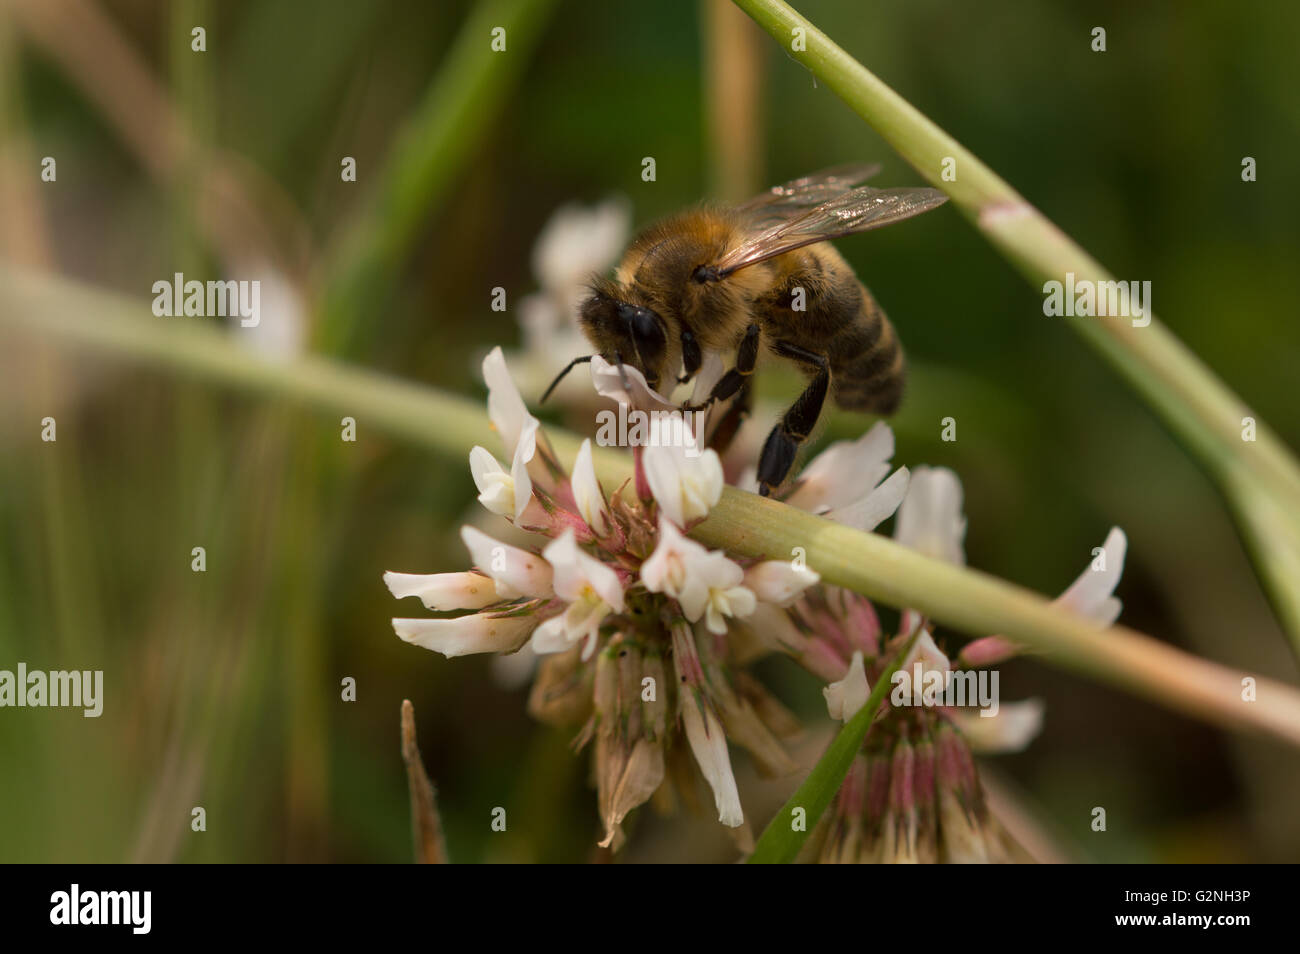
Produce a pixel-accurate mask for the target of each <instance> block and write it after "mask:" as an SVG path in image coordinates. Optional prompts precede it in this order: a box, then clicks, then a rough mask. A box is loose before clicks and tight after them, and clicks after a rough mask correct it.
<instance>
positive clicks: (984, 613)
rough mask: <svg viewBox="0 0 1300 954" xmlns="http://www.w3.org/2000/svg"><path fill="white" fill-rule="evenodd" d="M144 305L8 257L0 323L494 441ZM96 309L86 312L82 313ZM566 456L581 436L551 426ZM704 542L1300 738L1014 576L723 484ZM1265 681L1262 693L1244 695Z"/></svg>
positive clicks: (432, 443) (477, 418) (1225, 683)
mask: <svg viewBox="0 0 1300 954" xmlns="http://www.w3.org/2000/svg"><path fill="white" fill-rule="evenodd" d="M148 315H149V308H148V306H147V305H146V304H145V303H144V302H140V301H135V300H131V299H124V298H122V297H120V296H116V295H111V294H106V293H103V292H99V291H96V290H93V289H90V288H87V287H86V286H82V285H76V284H73V283H70V282H68V281H66V280H65V279H61V278H55V277H50V276H47V275H43V274H39V273H33V272H28V271H24V270H20V269H15V268H13V267H11V266H8V265H3V264H0V325H7V326H10V327H12V328H15V329H17V328H23V329H26V330H28V331H35V332H39V333H43V334H44V335H46V336H48V337H50V338H52V339H54V340H55V341H57V342H59V343H61V344H63V345H67V346H73V347H78V348H81V349H84V350H89V351H92V352H95V353H98V354H102V355H105V356H108V357H113V358H119V359H127V360H133V361H136V362H138V363H143V364H146V365H150V366H153V367H156V368H158V369H161V370H164V371H168V372H170V373H173V374H178V375H184V376H186V377H198V378H202V379H206V380H208V381H210V382H211V383H213V384H217V385H221V386H225V387H232V388H235V389H238V390H241V391H246V392H249V393H252V394H256V395H259V396H263V397H266V398H270V399H273V400H280V401H288V402H296V403H298V404H301V405H303V406H306V407H309V408H312V409H314V410H317V411H322V412H326V413H329V414H331V415H339V416H343V415H347V416H351V417H355V418H356V420H357V426H358V428H359V429H360V430H361V431H362V432H365V431H366V430H367V429H369V428H373V429H374V430H376V431H383V432H386V433H388V434H390V435H392V436H393V437H395V438H397V439H399V440H404V441H408V442H410V443H412V444H415V445H418V446H421V447H426V448H428V449H430V450H433V451H435V452H438V453H440V454H445V455H448V456H450V457H453V458H458V459H460V460H465V459H467V456H468V453H469V449H470V447H472V446H473V445H474V444H478V443H481V444H487V445H492V444H493V443H494V441H495V438H494V437H493V436H492V435H491V434H490V429H489V425H488V423H487V420H486V418H485V415H484V411H483V406H482V403H481V402H477V401H470V400H468V399H465V398H460V397H454V396H451V395H447V394H443V393H441V392H439V391H437V390H434V389H431V388H426V387H422V386H419V385H416V384H411V383H407V382H402V381H397V380H394V379H392V378H389V377H386V376H384V375H382V374H377V373H374V372H370V371H364V370H360V369H358V368H353V367H349V366H347V365H344V364H341V363H339V362H336V361H333V360H329V359H325V358H320V357H313V356H306V357H302V358H299V359H297V360H295V361H292V362H289V363H275V362H270V361H267V360H265V359H262V358H259V357H257V356H256V355H254V354H252V353H250V352H249V351H247V350H246V349H244V348H241V347H239V346H238V345H237V344H236V343H234V342H232V341H231V340H230V336H229V335H228V334H224V333H222V332H220V331H218V330H217V329H215V328H212V327H203V326H202V325H199V324H196V322H198V321H200V319H189V320H186V319H177V318H170V319H167V318H153V317H145V316H148ZM83 316H90V317H83ZM33 426H35V425H33ZM547 433H548V436H549V437H550V440H551V443H552V444H553V446H554V447H555V449H556V451H557V453H558V454H559V455H560V456H561V458H562V459H563V460H564V461H565V462H566V463H567V462H569V461H572V459H573V457H574V455H575V454H576V453H577V449H578V446H579V443H580V438H578V437H576V436H575V435H572V434H566V433H564V432H561V431H558V430H555V429H549V428H548V430H547ZM595 460H596V466H597V468H598V471H599V473H600V477H601V480H602V481H603V482H604V484H605V486H606V487H607V488H608V487H614V486H617V485H618V484H619V483H621V482H622V481H623V480H624V479H626V478H627V477H628V476H630V462H629V458H628V456H627V455H626V454H623V453H620V452H616V451H613V450H605V449H598V452H597V453H596V454H595ZM694 536H696V537H697V538H698V539H699V540H700V541H701V542H703V543H706V544H708V545H709V546H713V547H719V548H725V549H726V550H728V551H729V552H732V553H735V554H738V555H742V556H749V557H763V558H771V559H790V558H791V557H792V556H793V555H794V551H795V548H796V547H802V548H803V549H804V552H805V555H806V559H807V562H808V565H809V566H811V567H813V568H814V569H815V570H817V572H819V573H820V574H821V575H822V578H823V579H824V580H826V581H827V582H829V583H835V584H838V585H840V586H846V587H848V588H850V589H853V590H855V591H857V592H860V593H863V594H865V595H866V596H869V597H871V598H873V599H876V600H879V601H881V602H882V603H886V604H888V605H891V606H895V607H912V608H914V609H917V610H919V611H921V612H923V613H925V614H926V615H928V616H929V617H930V618H932V619H934V620H935V621H936V622H938V623H941V624H943V625H945V626H950V627H952V628H953V629H956V630H960V631H962V632H965V633H968V634H970V635H972V636H983V635H987V634H989V633H1003V634H1005V635H1006V636H1007V637H1009V638H1011V639H1013V640H1017V641H1019V642H1022V643H1024V644H1025V645H1027V646H1029V647H1031V648H1033V649H1036V650H1040V651H1044V652H1045V655H1044V657H1043V658H1044V659H1046V660H1047V661H1048V662H1051V663H1053V664H1055V665H1060V666H1064V667H1066V668H1069V669H1072V670H1074V671H1076V672H1080V673H1082V674H1084V675H1087V676H1090V677H1093V678H1096V679H1098V680H1100V681H1103V682H1106V683H1109V684H1111V685H1115V686H1119V687H1121V688H1123V689H1126V690H1128V691H1130V692H1133V693H1134V694H1136V695H1139V696H1142V697H1144V698H1147V699H1151V700H1153V701H1155V702H1158V703H1161V704H1162V705H1166V706H1168V707H1170V708H1172V709H1175V710H1177V711H1180V712H1183V713H1186V714H1187V715H1190V716H1192V717H1194V718H1198V719H1203V720H1205V721H1208V722H1211V723H1213V724H1216V725H1226V726H1234V727H1238V728H1247V729H1254V730H1261V731H1265V732H1268V733H1271V734H1273V735H1275V736H1278V737H1280V738H1282V739H1285V740H1286V741H1288V742H1291V743H1292V744H1295V745H1300V692H1297V691H1296V690H1295V689H1293V688H1291V687H1289V686H1286V685H1283V684H1282V683H1279V682H1274V681H1272V680H1268V679H1264V678H1260V677H1254V676H1253V674H1249V673H1244V672H1238V671H1236V670H1233V669H1229V668H1227V667H1224V666H1220V665H1217V664H1215V663H1211V662H1207V661H1205V660H1202V659H1199V658H1197V657H1195V656H1191V655H1189V654H1187V653H1184V652H1181V651H1179V650H1177V649H1174V648H1172V647H1170V646H1167V645H1165V644H1163V643H1160V642H1157V641H1156V640H1154V639H1152V638H1150V637H1149V636H1145V635H1143V634H1141V633H1137V632H1134V631H1133V630H1131V629H1128V628H1126V627H1123V626H1113V627H1110V628H1109V629H1105V630H1099V629H1094V628H1092V627H1091V626H1089V625H1088V624H1087V623H1086V622H1084V621H1082V620H1080V619H1078V618H1077V617H1075V616H1071V615H1070V614H1068V613H1065V612H1061V611H1058V610H1056V609H1054V608H1053V607H1052V606H1051V605H1050V604H1049V602H1048V601H1047V600H1046V599H1044V598H1043V597H1041V596H1038V595H1037V594H1034V593H1031V592H1029V591H1027V590H1025V589H1023V588H1021V587H1018V586H1015V585H1013V584H1011V583H1007V582H1004V581H1002V580H998V579H996V578H994V577H991V576H989V575H987V574H984V573H980V572H978V571H975V570H971V569H969V568H966V567H962V566H954V565H952V564H949V563H943V562H940V561H938V560H932V559H929V558H927V557H924V556H921V555H920V554H919V553H915V552H913V551H911V550H908V549H906V548H904V547H901V546H899V545H898V544H896V543H894V542H893V541H892V540H889V539H887V538H885V537H882V536H879V535H876V534H870V533H860V532H858V531H856V530H851V529H849V528H847V527H844V526H841V525H839V524H836V523H833V522H831V521H829V520H825V519H823V518H821V517H816V516H813V515H812V514H808V513H804V512H803V511H801V510H796V509H794V508H793V507H789V506H786V505H785V504H781V503H778V502H776V501H772V500H766V499H763V498H760V497H757V496H755V495H753V494H747V493H743V492H741V491H738V490H734V489H731V488H728V489H727V490H726V491H725V492H724V494H723V497H722V500H721V501H720V502H719V504H718V506H717V507H716V508H714V511H713V513H712V514H711V515H710V516H709V518H708V519H707V520H706V521H704V522H703V523H702V524H700V525H699V527H697V528H696V529H695V531H694ZM1248 675H1251V676H1252V678H1256V695H1257V698H1258V701H1255V702H1244V701H1242V679H1243V678H1244V677H1246V676H1248Z"/></svg>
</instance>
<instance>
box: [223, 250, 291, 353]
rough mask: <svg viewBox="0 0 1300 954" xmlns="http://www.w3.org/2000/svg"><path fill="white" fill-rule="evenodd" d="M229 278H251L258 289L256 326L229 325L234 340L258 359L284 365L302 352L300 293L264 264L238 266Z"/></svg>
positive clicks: (269, 264) (265, 262)
mask: <svg viewBox="0 0 1300 954" xmlns="http://www.w3.org/2000/svg"><path fill="white" fill-rule="evenodd" d="M231 272H232V273H233V274H237V275H252V276H253V277H252V278H251V279H250V281H251V282H255V283H256V284H257V288H258V296H257V302H258V308H257V319H258V320H257V324H255V325H249V326H245V325H244V324H243V321H242V320H240V321H236V322H232V324H233V326H234V329H235V338H236V340H237V341H238V342H239V343H240V344H241V345H243V346H244V347H246V348H247V349H248V350H249V351H252V352H253V353H254V354H256V355H257V356H258V357H260V358H263V359H266V360H268V361H272V362H276V363H279V362H286V361H291V360H293V359H294V358H297V357H298V356H299V355H301V354H302V353H303V352H304V351H305V350H306V341H307V308H306V306H305V305H304V304H303V297H302V291H301V289H300V288H299V287H298V285H297V284H295V283H294V282H293V281H292V280H291V279H290V278H289V277H288V276H287V275H286V274H285V273H284V272H282V271H281V270H280V269H279V268H278V267H276V266H275V265H273V264H271V263H270V262H267V261H265V260H261V261H256V262H251V263H250V262H239V263H236V265H235V267H234V268H232V269H231Z"/></svg>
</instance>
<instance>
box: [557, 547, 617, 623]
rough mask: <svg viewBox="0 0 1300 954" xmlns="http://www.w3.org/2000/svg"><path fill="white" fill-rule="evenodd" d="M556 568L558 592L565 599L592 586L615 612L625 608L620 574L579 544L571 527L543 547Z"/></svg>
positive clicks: (575, 598)
mask: <svg viewBox="0 0 1300 954" xmlns="http://www.w3.org/2000/svg"><path fill="white" fill-rule="evenodd" d="M542 556H544V557H546V560H547V562H548V563H550V564H551V566H552V567H553V568H554V570H555V592H556V594H557V595H558V596H560V597H561V598H562V599H566V600H570V601H572V600H577V599H579V598H581V597H582V594H583V590H584V589H585V588H586V587H587V586H590V587H591V588H592V589H593V590H594V591H595V592H596V593H597V594H598V595H599V596H600V598H601V599H603V600H604V601H605V602H606V603H608V604H609V605H610V606H611V607H613V608H614V611H615V612H618V613H621V612H623V584H622V582H620V581H619V578H618V574H617V573H615V572H614V571H613V570H612V569H610V568H609V567H608V566H606V565H605V564H604V563H602V562H600V561H599V560H597V559H596V558H595V557H592V556H589V555H588V554H586V553H584V552H583V551H582V550H581V549H579V548H578V544H577V541H576V538H575V537H574V535H573V531H572V530H565V531H564V533H563V534H561V535H560V536H559V537H557V538H556V539H554V540H552V541H551V542H550V543H548V544H547V545H546V548H545V549H544V550H542Z"/></svg>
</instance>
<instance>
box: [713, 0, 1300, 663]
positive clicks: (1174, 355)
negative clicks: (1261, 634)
mask: <svg viewBox="0 0 1300 954" xmlns="http://www.w3.org/2000/svg"><path fill="white" fill-rule="evenodd" d="M734 2H735V4H736V5H737V6H738V7H740V8H741V9H742V10H744V11H745V12H746V13H748V14H749V15H750V16H751V17H753V19H754V20H755V21H756V22H757V23H758V25H759V26H761V27H762V28H763V29H764V30H766V31H767V32H768V33H770V34H771V35H772V37H773V38H774V39H775V40H776V41H777V42H778V43H779V44H780V45H781V47H782V49H783V50H784V51H785V52H786V54H787V55H789V56H791V57H793V58H794V59H795V60H797V61H798V62H800V63H802V64H803V65H804V66H806V67H807V68H808V69H809V70H811V71H812V73H813V75H815V76H816V77H817V79H818V80H819V81H820V82H822V83H824V84H825V85H827V86H829V87H830V88H831V89H832V90H833V91H834V92H835V93H836V94H837V95H838V96H839V97H840V98H841V99H843V100H844V102H845V103H847V104H848V105H849V106H850V107H851V108H852V109H853V110H854V111H855V112H857V113H858V115H860V116H861V117H862V118H863V119H865V120H866V121H867V122H868V123H870V124H871V125H872V126H873V127H874V128H875V130H876V131H877V132H878V133H880V135H881V136H882V137H883V138H884V139H885V141H886V142H888V143H889V144H890V145H891V146H893V148H894V149H895V150H897V151H898V153H899V155H901V156H902V157H903V158H904V159H906V160H907V161H908V162H909V163H911V165H912V166H913V168H915V169H916V171H917V172H918V173H920V174H921V175H922V176H923V177H924V178H925V179H927V180H928V181H929V182H930V183H931V184H933V185H934V186H936V187H938V188H940V189H943V190H944V191H945V192H947V193H948V194H949V195H950V196H951V197H952V199H953V204H954V205H955V206H956V207H957V208H958V209H959V210H960V211H961V213H962V214H963V215H965V216H966V217H967V218H968V219H970V221H971V222H972V223H973V224H974V225H975V227H976V228H977V229H978V230H979V231H980V232H981V233H982V234H983V235H984V236H985V237H986V238H987V239H988V240H989V241H990V242H991V243H992V244H993V246H994V247H995V248H997V249H998V251H999V252H1001V253H1002V255H1003V256H1005V257H1006V258H1007V260H1008V261H1010V262H1011V263H1012V264H1013V265H1014V266H1015V267H1016V268H1017V269H1018V270H1019V271H1020V272H1021V273H1022V274H1023V275H1024V276H1025V277H1026V278H1027V279H1029V281H1030V282H1031V283H1032V284H1034V285H1035V286H1040V287H1041V285H1042V284H1043V283H1044V282H1047V281H1064V280H1065V276H1066V273H1068V272H1073V273H1074V275H1075V280H1076V281H1082V280H1090V281H1094V282H1103V281H1113V280H1114V277H1113V276H1112V275H1110V273H1108V272H1107V271H1106V270H1105V269H1104V268H1103V267H1102V266H1101V265H1100V264H1099V263H1098V262H1097V261H1096V260H1095V259H1093V258H1092V257H1091V256H1090V255H1088V253H1087V252H1085V251H1084V250H1083V249H1082V248H1080V247H1079V246H1078V245H1077V244H1076V243H1075V242H1074V241H1073V240H1072V239H1071V238H1070V237H1069V236H1068V235H1066V234H1065V233H1064V232H1062V231H1061V230H1060V229H1059V228H1057V227H1056V226H1055V225H1053V224H1052V223H1051V222H1050V221H1049V220H1048V219H1047V218H1046V217H1045V216H1044V215H1043V214H1042V213H1041V212H1039V211H1038V210H1037V209H1035V208H1034V207H1033V206H1032V205H1030V204H1029V203H1028V202H1027V201H1025V199H1024V197H1022V196H1021V195H1020V194H1019V193H1018V192H1016V190H1015V189H1013V188H1012V187H1011V186H1010V185H1008V184H1007V183H1006V182H1005V181H1003V180H1002V179H1001V178H999V177H998V176H997V174H996V173H994V172H993V171H992V170H991V169H989V168H988V166H986V165H984V164H983V163H982V162H980V160H979V159H978V158H977V157H976V156H975V155H973V154H972V153H971V152H969V151H968V150H967V149H965V148H964V147H963V146H962V145H960V144H959V143H958V142H957V141H956V140H954V139H953V138H952V137H951V136H949V135H948V134H947V133H946V132H944V131H943V130H942V129H940V128H939V127H938V126H937V125H935V124H934V123H933V122H932V121H930V120H929V119H928V118H927V117H926V116H925V115H923V114H922V113H921V112H920V111H919V110H917V109H916V107H914V106H912V104H911V103H909V102H907V100H905V99H903V97H901V96H899V95H898V93H896V92H894V90H892V89H890V88H889V86H887V85H886V84H885V83H883V82H882V81H881V80H880V78H879V77H877V76H875V75H874V74H873V73H872V72H871V71H870V70H868V69H867V68H866V67H864V66H863V65H862V64H861V63H859V62H858V61H857V60H855V59H854V58H853V57H852V56H850V55H849V54H848V53H847V52H845V51H844V50H843V49H841V48H840V47H839V46H837V45H836V44H835V43H834V41H832V40H831V39H830V37H828V36H826V34H824V33H822V32H821V31H820V30H818V29H817V28H816V27H815V26H813V25H812V23H810V22H809V21H808V20H807V19H806V18H805V17H804V16H802V15H801V14H800V13H799V12H798V11H797V10H795V9H793V8H792V7H791V6H790V5H789V4H787V3H784V2H782V0H734ZM796 40H798V42H796ZM949 158H951V159H952V160H955V170H956V178H955V180H953V181H945V180H944V179H943V177H942V173H943V169H944V162H945V159H949ZM1148 317H1150V316H1148ZM1057 320H1060V321H1067V322H1068V323H1069V324H1070V326H1071V327H1072V328H1074V329H1075V330H1076V331H1078V332H1079V333H1080V334H1081V335H1083V337H1084V339H1085V340H1086V341H1088V343H1089V344H1091V345H1092V346H1093V347H1095V348H1096V349H1097V350H1098V351H1099V352H1100V353H1101V355H1102V356H1103V357H1104V358H1105V359H1106V361H1107V362H1109V363H1110V364H1111V366H1112V367H1114V368H1115V370H1117V371H1118V372H1119V373H1120V375H1121V376H1122V377H1124V379H1125V380H1127V381H1128V383H1129V384H1130V385H1131V386H1132V387H1133V388H1134V389H1135V390H1136V391H1137V392H1138V393H1139V394H1140V395H1141V396H1142V398H1143V399H1144V400H1145V401H1146V402H1147V403H1148V404H1150V405H1151V406H1152V407H1153V408H1154V409H1155V410H1156V411H1157V413H1158V414H1159V415H1160V416H1161V417H1162V418H1163V419H1164V421H1165V423H1166V424H1167V425H1168V426H1169V428H1170V430H1171V431H1173V433H1174V434H1175V435H1176V436H1177V437H1178V438H1179V439H1180V440H1182V441H1183V442H1184V444H1185V445H1186V446H1187V447H1188V448H1189V449H1190V450H1191V451H1192V452H1193V453H1194V454H1195V456H1196V457H1197V458H1198V459H1199V461H1200V462H1201V465H1202V466H1203V467H1204V468H1205V469H1206V471H1207V472H1208V473H1209V474H1210V476H1211V477H1212V478H1213V479H1214V480H1215V481H1216V482H1217V484H1218V485H1219V488H1220V490H1221V491H1222V493H1223V494H1224V496H1225V497H1226V498H1227V499H1228V501H1229V504H1230V505H1231V508H1232V510H1233V513H1234V515H1235V516H1236V517H1237V520H1238V526H1239V528H1240V530H1241V532H1242V534H1243V536H1244V537H1245V538H1246V541H1247V544H1248V547H1249V549H1250V551H1251V554H1252V557H1253V559H1254V562H1255V565H1256V568H1257V570H1258V572H1259V573H1260V575H1261V577H1262V579H1263V581H1264V583H1265V586H1266V588H1267V590H1268V592H1269V596H1270V598H1271V600H1272V603H1273V606H1274V608H1275V610H1276V611H1277V613H1278V616H1279V618H1280V619H1281V621H1282V623H1283V626H1284V627H1285V629H1286V631H1287V633H1288V635H1289V636H1290V638H1291V641H1292V645H1293V647H1294V648H1295V650H1296V652H1297V653H1300V577H1297V576H1295V575H1293V574H1291V573H1290V572H1289V568H1290V567H1294V566H1295V565H1297V564H1300V467H1297V464H1296V461H1295V458H1294V457H1293V456H1292V454H1291V452H1290V451H1289V450H1288V449H1287V447H1286V446H1285V445H1284V444H1283V443H1282V442H1281V441H1280V440H1279V439H1278V437H1277V436H1276V435H1275V434H1274V433H1273V432H1272V431H1271V430H1269V429H1268V428H1267V427H1266V426H1265V425H1264V424H1263V423H1262V422H1259V420H1258V415H1256V414H1254V413H1253V412H1252V411H1251V410H1250V409H1249V408H1248V407H1247V406H1246V404H1245V403H1244V402H1243V401H1242V400H1241V399H1240V398H1239V397H1237V395H1236V394H1234V393H1233V392H1232V391H1231V390H1230V389H1229V388H1228V387H1227V386H1226V385H1225V384H1224V383H1223V382H1221V381H1220V380H1219V379H1218V378H1217V377H1215V375H1214V373H1213V372H1212V371H1211V370H1210V369H1209V368H1208V367H1207V366H1206V365H1205V364H1204V363H1203V362H1202V361H1201V360H1200V359H1199V358H1197V357H1196V355H1195V354H1193V353H1192V352H1191V351H1190V350H1188V348H1187V347H1186V346H1184V345H1183V344H1182V342H1180V341H1179V340H1178V339H1177V338H1176V337H1175V336H1174V335H1173V334H1172V333H1171V332H1170V331H1169V330H1168V329H1167V328H1165V327H1164V325H1162V324H1161V323H1160V322H1159V321H1157V320H1155V319H1154V318H1153V317H1152V318H1151V323H1150V324H1149V325H1146V326H1145V327H1136V326H1134V325H1133V323H1132V321H1131V320H1129V319H1121V318H1060V319H1057ZM1246 418H1252V419H1254V420H1255V421H1256V437H1255V440H1253V441H1247V440H1244V439H1243V422H1244V419H1246ZM1256 498H1259V499H1256ZM1260 509H1263V510H1266V511H1270V512H1272V513H1274V514H1275V515H1276V516H1277V517H1278V519H1277V520H1274V521H1267V522H1265V521H1260V520H1254V519H1251V518H1250V515H1251V514H1253V513H1257V512H1258V511H1259V510H1260ZM1270 558H1271V559H1273V560H1275V561H1277V562H1266V561H1268V560H1269V559H1270Z"/></svg>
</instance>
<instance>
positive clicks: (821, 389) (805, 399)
mask: <svg viewBox="0 0 1300 954" xmlns="http://www.w3.org/2000/svg"><path fill="white" fill-rule="evenodd" d="M772 350H773V351H775V352H776V353H777V354H779V355H781V356H782V357H785V358H789V359H791V360H792V361H798V362H799V363H800V364H804V365H809V366H811V367H812V368H814V369H815V372H814V374H813V379H812V382H811V383H810V384H809V385H808V387H807V388H805V389H804V392H803V393H802V394H800V395H799V397H798V398H797V399H796V400H795V402H794V404H792V405H791V406H790V409H789V410H788V411H786V412H785V414H783V415H782V416H781V420H780V422H779V423H778V424H777V425H776V427H774V428H772V433H770V434H768V435H767V441H766V443H764V444H763V453H762V454H761V455H759V458H758V492H759V494H761V495H762V496H764V497H768V496H771V493H772V491H773V490H774V489H775V488H777V487H779V486H781V483H782V481H784V480H785V478H786V475H787V474H789V473H790V468H791V467H793V466H794V458H795V455H796V454H798V453H799V446H800V445H801V444H802V443H803V442H804V441H806V440H807V439H808V435H809V434H811V433H812V429H813V427H814V426H816V424H817V419H818V418H819V417H821V414H822V405H823V404H825V403H826V391H827V389H828V388H829V386H830V382H831V372H830V362H829V361H828V360H827V359H826V355H824V354H817V353H815V352H812V351H809V350H807V349H806V348H800V347H799V346H798V345H792V344H788V343H786V342H784V341H778V342H776V343H775V344H774V345H772Z"/></svg>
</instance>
